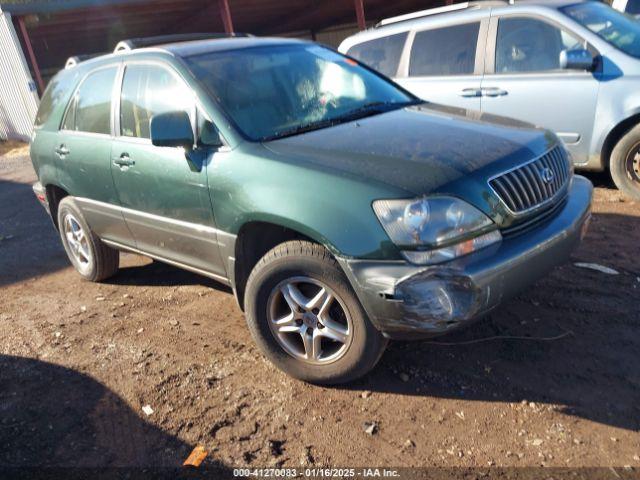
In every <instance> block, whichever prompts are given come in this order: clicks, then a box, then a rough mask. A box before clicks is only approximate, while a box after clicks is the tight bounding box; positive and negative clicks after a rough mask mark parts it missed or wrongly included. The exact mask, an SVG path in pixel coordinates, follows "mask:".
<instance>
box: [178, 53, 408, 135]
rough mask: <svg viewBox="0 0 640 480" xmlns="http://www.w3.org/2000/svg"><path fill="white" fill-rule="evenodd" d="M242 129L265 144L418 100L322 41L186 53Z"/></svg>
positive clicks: (199, 78)
mask: <svg viewBox="0 0 640 480" xmlns="http://www.w3.org/2000/svg"><path fill="white" fill-rule="evenodd" d="M186 62H187V64H188V66H189V68H190V69H191V71H192V72H193V74H194V76H195V77H196V78H197V79H198V80H199V81H201V82H202V83H203V85H204V86H205V87H206V88H207V90H208V91H209V92H210V94H211V96H212V97H213V98H215V100H217V102H218V103H219V104H220V106H221V107H222V109H223V110H224V111H225V112H226V114H227V115H228V116H229V117H230V118H231V119H232V120H233V121H234V122H235V124H236V126H237V127H238V129H239V130H240V131H241V132H242V133H244V134H245V136H246V137H248V138H249V139H251V140H253V141H266V140H273V139H275V138H281V137H285V136H291V135H298V134H301V133H304V132H307V131H310V130H314V129H318V128H326V127H330V126H332V125H337V124H339V123H342V122H347V121H350V120H355V119H358V118H362V117H365V116H370V115H376V114H379V113H383V112H385V111H389V110H392V109H397V108H401V107H403V106H406V105H408V104H411V103H416V102H418V101H419V100H418V99H416V98H415V97H413V96H412V95H411V94H409V93H406V92H404V91H403V90H401V89H400V88H398V87H397V86H396V85H395V84H393V83H392V82H390V81H388V80H387V79H385V78H384V77H381V76H380V75H378V74H376V73H374V72H372V71H370V70H368V69H366V68H364V67H362V66H361V65H360V64H358V63H357V62H355V61H353V60H351V59H350V58H348V57H345V56H344V55H341V54H339V53H338V52H335V51H333V50H330V49H328V48H324V47H321V46H319V45H313V44H307V43H301V44H294V45H282V46H269V47H253V48H245V49H235V50H229V51H220V52H210V53H205V54H199V55H193V56H190V57H186Z"/></svg>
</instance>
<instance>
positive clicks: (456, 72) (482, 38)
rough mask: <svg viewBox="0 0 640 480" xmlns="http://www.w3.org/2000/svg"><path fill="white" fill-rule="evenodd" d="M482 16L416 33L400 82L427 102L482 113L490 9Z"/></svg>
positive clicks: (435, 26)
mask: <svg viewBox="0 0 640 480" xmlns="http://www.w3.org/2000/svg"><path fill="white" fill-rule="evenodd" d="M481 15H484V16H477V17H476V18H475V19H473V20H470V19H467V20H458V21H457V22H456V23H453V22H451V23H448V24H442V23H438V24H436V25H433V26H429V27H425V28H423V29H418V30H414V31H412V32H411V33H410V34H409V39H408V42H407V43H408V47H407V51H406V54H405V57H404V58H403V62H402V64H401V67H400V75H399V76H398V78H397V79H396V80H397V82H398V83H399V84H400V85H402V86H403V87H405V88H406V89H407V90H409V91H410V92H412V93H413V94H414V95H416V96H418V97H420V98H423V99H425V100H428V101H431V102H435V103H442V104H445V105H451V106H455V107H462V108H469V109H473V110H480V86H481V82H482V72H483V70H484V52H485V42H486V36H487V31H488V22H489V19H488V17H489V13H488V10H487V12H486V13H484V12H482V14H481ZM452 18H453V17H452Z"/></svg>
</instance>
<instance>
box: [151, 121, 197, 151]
mask: <svg viewBox="0 0 640 480" xmlns="http://www.w3.org/2000/svg"><path fill="white" fill-rule="evenodd" d="M150 129H151V143H152V144H153V145H155V146H156V147H183V148H184V149H185V150H187V151H189V150H191V149H192V148H193V143H194V140H193V129H192V128H191V120H189V115H188V114H187V112H180V111H179V112H167V113H160V114H158V115H154V116H153V117H151V125H150Z"/></svg>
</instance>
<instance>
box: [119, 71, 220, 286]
mask: <svg viewBox="0 0 640 480" xmlns="http://www.w3.org/2000/svg"><path fill="white" fill-rule="evenodd" d="M117 111H118V115H117V122H116V126H117V135H118V136H117V138H116V139H115V141H114V143H113V148H112V149H111V171H112V173H113V179H114V182H115V186H116V190H117V193H118V197H119V199H120V203H121V205H122V208H123V214H124V218H125V220H126V222H127V225H128V226H129V228H130V229H131V232H132V233H133V235H134V237H135V240H136V244H137V248H138V249H139V250H141V251H143V252H144V253H147V254H149V255H151V256H155V257H157V258H159V259H161V260H167V261H169V262H173V263H176V264H178V265H179V266H183V267H190V268H191V269H195V270H199V271H202V273H207V274H210V276H214V277H220V279H221V280H223V279H224V278H225V276H226V270H225V269H224V267H223V265H222V261H221V257H220V252H219V247H218V242H217V231H216V229H215V222H214V218H213V212H212V207H211V200H210V197H209V189H208V185H207V163H208V161H209V160H210V155H209V154H208V153H207V152H206V151H199V152H198V154H199V156H200V157H201V158H200V159H199V160H198V161H195V162H194V161H190V157H188V155H187V152H185V150H184V149H183V148H173V147H156V146H154V145H152V144H151V140H150V122H151V118H152V117H153V116H154V115H157V114H160V113H165V112H171V111H186V112H187V113H188V114H189V116H190V118H191V120H192V125H194V131H195V123H196V106H195V96H194V94H193V91H192V90H191V88H190V87H189V86H188V85H187V84H186V83H185V82H184V80H183V79H182V78H181V77H180V76H179V74H178V73H177V72H175V70H173V68H172V67H170V66H168V65H165V64H162V63H156V62H128V63H127V64H126V65H125V68H124V72H123V78H122V87H121V95H120V102H119V105H118V109H117Z"/></svg>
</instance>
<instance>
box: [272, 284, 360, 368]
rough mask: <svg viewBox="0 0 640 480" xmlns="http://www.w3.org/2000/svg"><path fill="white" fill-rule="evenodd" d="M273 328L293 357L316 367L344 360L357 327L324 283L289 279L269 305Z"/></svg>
mask: <svg viewBox="0 0 640 480" xmlns="http://www.w3.org/2000/svg"><path fill="white" fill-rule="evenodd" d="M267 315H268V322H269V328H270V329H271V332H272V333H273V336H274V338H275V339H276V341H277V342H278V344H279V345H280V346H281V347H282V348H283V349H284V351H285V352H287V353H288V354H289V355H291V356H292V357H294V358H296V359H298V360H301V361H303V362H306V363H310V364H313V365H321V364H327V363H331V362H335V361H336V360H338V359H340V358H342V357H343V356H344V355H345V353H346V352H347V350H348V349H349V346H350V345H351V340H352V337H353V323H352V321H351V316H350V315H349V312H348V310H347V309H346V308H345V306H344V303H343V301H342V300H341V299H340V297H338V296H337V295H336V293H335V292H334V291H333V290H331V289H330V288H329V287H328V286H327V285H325V284H324V283H322V282H320V281H318V280H315V279H312V278H308V277H295V278H290V279H287V280H285V281H283V282H281V283H280V284H278V286H276V288H274V289H273V291H272V292H271V295H270V296H269V301H268V303H267Z"/></svg>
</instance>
